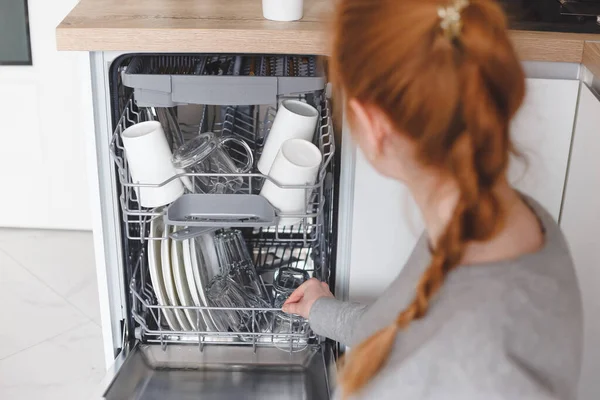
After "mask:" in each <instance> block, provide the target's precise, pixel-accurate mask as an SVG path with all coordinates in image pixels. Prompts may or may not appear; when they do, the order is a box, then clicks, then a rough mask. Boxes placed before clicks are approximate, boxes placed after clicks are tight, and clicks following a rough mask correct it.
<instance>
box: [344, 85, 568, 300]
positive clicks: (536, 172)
mask: <svg viewBox="0 0 600 400" xmlns="http://www.w3.org/2000/svg"><path fill="white" fill-rule="evenodd" d="M527 90H528V91H527V98H526V100H525V103H524V105H523V108H522V110H521V111H520V112H519V114H518V116H517V117H516V119H515V121H514V124H513V126H512V136H513V139H514V140H515V142H516V145H517V147H518V149H519V150H520V151H521V152H522V153H523V154H524V155H525V158H526V163H525V164H524V163H523V162H521V161H520V160H519V159H513V160H512V162H511V167H510V171H509V174H510V177H511V181H512V182H514V183H515V184H516V186H517V187H518V188H519V189H520V190H522V191H523V192H525V193H527V194H528V195H530V196H532V197H533V198H535V199H537V200H538V201H539V202H540V203H541V204H542V205H544V206H545V207H546V208H547V209H548V210H549V211H550V212H551V213H552V215H553V216H554V217H555V219H557V220H558V218H559V214H560V209H561V201H562V196H563V188H564V182H565V177H566V172H567V163H568V159H569V149H570V142H571V134H572V130H573V122H574V118H575V109H576V105H577V93H578V90H579V81H575V80H554V79H528V80H527ZM347 128H348V127H347V126H346V130H345V136H344V140H350V134H349V132H348V129H347ZM348 148H350V149H351V150H347V149H348ZM345 149H346V152H351V151H352V152H356V154H355V157H349V158H348V157H344V154H343V155H342V156H343V157H344V158H343V159H344V160H354V161H353V165H342V168H343V169H346V168H351V169H353V171H354V186H353V190H352V193H353V202H354V203H353V206H352V207H351V211H349V212H351V213H352V217H351V219H352V222H351V223H350V225H349V226H350V228H349V229H350V230H351V232H350V235H351V236H350V237H351V239H350V241H349V242H350V243H349V248H350V250H349V252H350V255H349V257H350V261H349V263H350V276H349V277H348V286H349V288H348V291H349V297H350V299H352V300H363V301H369V300H371V299H373V298H375V297H377V295H379V293H381V292H382V291H383V290H384V289H385V288H386V287H387V286H388V284H389V283H390V282H391V281H392V280H393V279H394V278H395V277H396V276H397V275H398V273H399V272H400V270H401V269H402V267H403V266H404V264H405V262H406V260H407V258H408V256H409V255H410V253H411V252H412V249H413V247H414V245H415V243H416V241H417V239H418V236H419V234H420V233H421V232H422V230H423V226H424V225H423V221H422V219H421V216H420V212H419V210H418V208H417V207H416V205H415V204H414V203H413V201H412V199H411V197H410V194H409V192H408V190H407V189H406V187H405V186H404V185H402V184H400V183H398V182H395V181H393V180H390V179H386V178H384V177H382V176H380V175H379V174H378V173H377V172H376V171H375V170H374V169H373V168H371V166H370V165H369V164H368V162H367V161H366V159H365V158H364V157H363V156H362V154H361V152H360V151H358V150H356V149H355V148H354V147H353V146H347V147H346V148H345ZM343 163H344V161H343ZM350 195H352V194H350ZM341 206H342V207H343V205H341Z"/></svg>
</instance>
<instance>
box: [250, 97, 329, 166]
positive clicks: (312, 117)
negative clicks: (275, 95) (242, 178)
mask: <svg viewBox="0 0 600 400" xmlns="http://www.w3.org/2000/svg"><path fill="white" fill-rule="evenodd" d="M318 119H319V112H318V111H317V110H316V109H315V108H314V107H313V106H311V105H310V104H306V103H304V102H302V101H299V100H284V101H282V102H281V105H280V106H279V110H278V111H277V115H276V116H275V120H274V121H273V126H272V127H271V131H270V132H269V135H268V136H267V140H266V142H265V146H264V148H263V151H262V155H261V156H260V160H258V164H257V168H258V170H259V171H260V172H261V173H263V174H265V175H268V174H269V171H270V170H271V166H272V165H273V161H274V160H275V157H276V156H277V153H279V149H280V148H281V145H282V144H283V142H285V141H286V140H288V139H304V140H309V141H310V140H312V138H313V136H314V134H315V128H316V127H317V121H318Z"/></svg>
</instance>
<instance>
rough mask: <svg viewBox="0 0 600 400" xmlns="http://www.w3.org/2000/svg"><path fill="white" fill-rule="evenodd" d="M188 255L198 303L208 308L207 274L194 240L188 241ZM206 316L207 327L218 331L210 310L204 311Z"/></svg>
mask: <svg viewBox="0 0 600 400" xmlns="http://www.w3.org/2000/svg"><path fill="white" fill-rule="evenodd" d="M190 253H191V256H192V272H193V274H194V280H195V282H196V288H197V289H198V294H199V295H200V302H201V303H202V305H204V306H208V301H207V299H206V286H207V285H208V283H209V280H208V273H207V271H206V268H205V266H204V261H203V256H202V254H201V252H199V251H198V245H197V243H196V240H195V239H190ZM206 314H207V316H208V319H207V320H206V322H207V324H208V325H212V328H213V330H215V331H218V330H219V329H217V328H216V327H218V326H219V325H217V324H216V323H215V319H214V317H213V315H212V313H211V312H210V310H206Z"/></svg>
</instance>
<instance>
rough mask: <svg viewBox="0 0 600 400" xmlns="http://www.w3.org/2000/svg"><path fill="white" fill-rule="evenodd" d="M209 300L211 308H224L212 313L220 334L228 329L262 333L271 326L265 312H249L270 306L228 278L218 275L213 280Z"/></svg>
mask: <svg viewBox="0 0 600 400" xmlns="http://www.w3.org/2000/svg"><path fill="white" fill-rule="evenodd" d="M207 298H208V303H209V305H210V306H211V307H217V308H222V310H213V311H212V314H213V317H214V320H215V324H216V325H217V328H218V329H219V331H220V332H227V330H228V328H230V329H231V330H232V331H234V332H262V331H264V330H265V329H267V328H268V327H269V326H270V321H269V319H268V318H267V316H266V313H265V312H264V311H252V310H249V308H268V307H269V304H268V303H267V302H265V301H264V300H263V299H261V298H259V297H257V296H255V295H253V294H252V293H247V292H245V291H244V289H243V288H241V287H240V286H239V285H238V284H237V283H236V282H235V281H233V279H231V278H230V277H228V276H225V275H218V276H216V277H215V278H213V280H212V281H211V282H210V283H209V285H208V287H207ZM243 339H246V338H244V337H243ZM250 339H251V338H250Z"/></svg>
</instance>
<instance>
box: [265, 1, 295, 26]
mask: <svg viewBox="0 0 600 400" xmlns="http://www.w3.org/2000/svg"><path fill="white" fill-rule="evenodd" d="M262 6H263V16H264V17H265V18H266V19H270V20H273V21H298V20H300V19H302V16H303V8H304V7H303V6H304V0H263V2H262Z"/></svg>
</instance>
